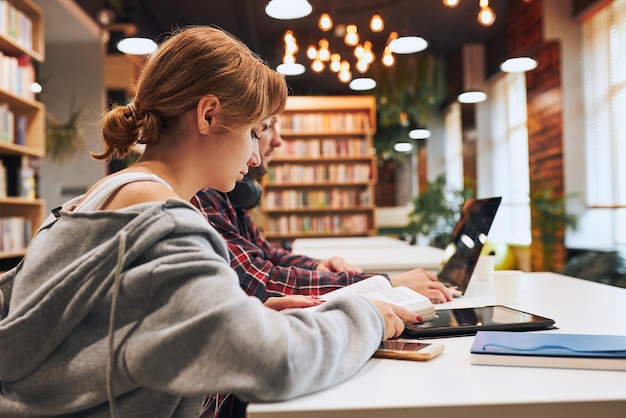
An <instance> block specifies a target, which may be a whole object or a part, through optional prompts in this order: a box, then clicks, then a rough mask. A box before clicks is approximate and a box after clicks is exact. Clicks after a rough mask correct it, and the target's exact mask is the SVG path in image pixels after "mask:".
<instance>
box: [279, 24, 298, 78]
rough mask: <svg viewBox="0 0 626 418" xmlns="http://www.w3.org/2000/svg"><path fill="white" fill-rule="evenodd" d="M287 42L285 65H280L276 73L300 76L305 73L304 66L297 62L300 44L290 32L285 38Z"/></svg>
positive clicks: (284, 57) (286, 33)
mask: <svg viewBox="0 0 626 418" xmlns="http://www.w3.org/2000/svg"><path fill="white" fill-rule="evenodd" d="M283 40H284V42H285V55H284V56H283V63H282V64H280V65H279V66H278V67H277V68H276V71H278V72H279V73H281V74H284V75H300V74H302V73H304V65H302V64H299V63H297V62H296V53H297V52H298V50H299V48H298V43H297V41H296V37H295V36H294V34H293V32H292V31H290V30H288V31H287V32H285V35H284V36H283Z"/></svg>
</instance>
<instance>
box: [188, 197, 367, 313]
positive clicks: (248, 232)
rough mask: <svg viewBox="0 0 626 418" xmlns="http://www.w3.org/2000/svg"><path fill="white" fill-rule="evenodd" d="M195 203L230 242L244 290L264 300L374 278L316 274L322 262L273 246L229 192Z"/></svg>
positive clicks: (316, 292)
mask: <svg viewBox="0 0 626 418" xmlns="http://www.w3.org/2000/svg"><path fill="white" fill-rule="evenodd" d="M191 203H192V204H193V205H195V206H196V207H197V208H198V209H200V211H201V212H202V213H203V214H204V216H205V217H206V218H207V220H208V221H209V222H210V223H211V225H213V227H215V229H217V231H218V232H219V233H220V234H221V235H222V236H223V237H224V239H225V240H226V242H227V243H228V250H229V251H230V256H231V260H230V264H231V267H232V268H233V269H235V271H237V274H238V276H239V282H240V284H241V287H242V288H243V289H244V290H245V291H246V293H248V294H249V295H251V296H256V297H258V298H259V299H261V300H262V301H265V300H267V298H269V297H270V296H285V295H316V296H317V295H322V294H324V293H328V292H330V291H331V290H335V289H338V288H340V287H344V286H346V285H349V284H351V283H354V282H357V281H359V280H363V279H365V278H367V277H370V276H373V275H374V273H356V272H349V271H347V272H340V273H334V272H319V271H315V267H316V266H317V265H318V264H319V262H320V260H317V259H313V258H309V257H306V256H303V255H296V254H292V253H291V252H289V251H287V250H285V249H282V248H280V247H277V246H275V245H272V244H270V243H269V242H268V241H267V240H266V239H265V238H264V237H263V235H262V234H261V232H260V231H259V229H258V228H257V227H256V226H255V225H254V223H253V221H252V218H251V216H250V214H249V213H248V212H247V211H246V210H244V209H241V208H235V207H233V205H232V203H231V202H230V200H229V198H228V196H227V195H226V194H225V193H221V192H218V191H215V190H212V189H204V190H202V191H201V192H199V193H197V194H196V195H195V196H194V197H193V198H192V200H191Z"/></svg>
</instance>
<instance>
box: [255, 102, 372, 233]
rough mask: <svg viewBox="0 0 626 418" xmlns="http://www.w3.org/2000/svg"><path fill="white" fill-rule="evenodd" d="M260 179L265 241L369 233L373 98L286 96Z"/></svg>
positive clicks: (370, 218)
mask: <svg viewBox="0 0 626 418" xmlns="http://www.w3.org/2000/svg"><path fill="white" fill-rule="evenodd" d="M280 132H281V136H282V138H283V145H282V146H281V147H279V148H277V149H275V150H274V156H273V158H272V161H271V163H270V165H269V172H268V174H267V175H266V176H265V178H264V180H263V187H264V192H263V200H262V211H263V214H264V228H263V233H264V235H265V237H266V238H268V239H269V240H274V241H280V240H291V239H295V238H302V237H329V236H336V237H349V236H368V235H374V234H375V233H376V229H377V228H376V225H375V206H374V197H375V193H374V191H375V190H374V188H375V186H376V178H377V174H376V169H377V165H376V156H375V154H374V153H373V152H372V149H373V135H374V133H375V132H376V101H375V98H374V97H373V96H311V97H308V96H306V97H305V96H292V97H289V99H288V101H287V107H286V110H285V112H284V113H283V114H282V115H281V130H280Z"/></svg>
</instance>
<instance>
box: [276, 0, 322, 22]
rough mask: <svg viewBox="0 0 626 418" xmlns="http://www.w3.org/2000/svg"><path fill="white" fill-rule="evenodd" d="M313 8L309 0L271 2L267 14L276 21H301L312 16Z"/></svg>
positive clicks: (278, 0)
mask: <svg viewBox="0 0 626 418" xmlns="http://www.w3.org/2000/svg"><path fill="white" fill-rule="evenodd" d="M312 11H313V6H311V4H310V3H309V2H308V1H307V0H271V1H270V2H269V3H267V5H265V13H266V14H267V15H268V16H269V17H273V18H274V19H283V20H288V19H300V18H301V17H305V16H308V15H310V14H311V12H312Z"/></svg>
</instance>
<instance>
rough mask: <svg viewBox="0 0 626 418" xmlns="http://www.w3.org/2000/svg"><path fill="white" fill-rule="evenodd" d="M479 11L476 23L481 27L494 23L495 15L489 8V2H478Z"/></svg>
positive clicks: (484, 0)
mask: <svg viewBox="0 0 626 418" xmlns="http://www.w3.org/2000/svg"><path fill="white" fill-rule="evenodd" d="M478 4H479V5H480V11H479V12H478V18H477V20H478V23H480V24H481V25H483V26H491V25H492V24H493V22H495V21H496V14H495V13H494V12H493V9H491V7H489V0H480V1H479V2H478Z"/></svg>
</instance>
